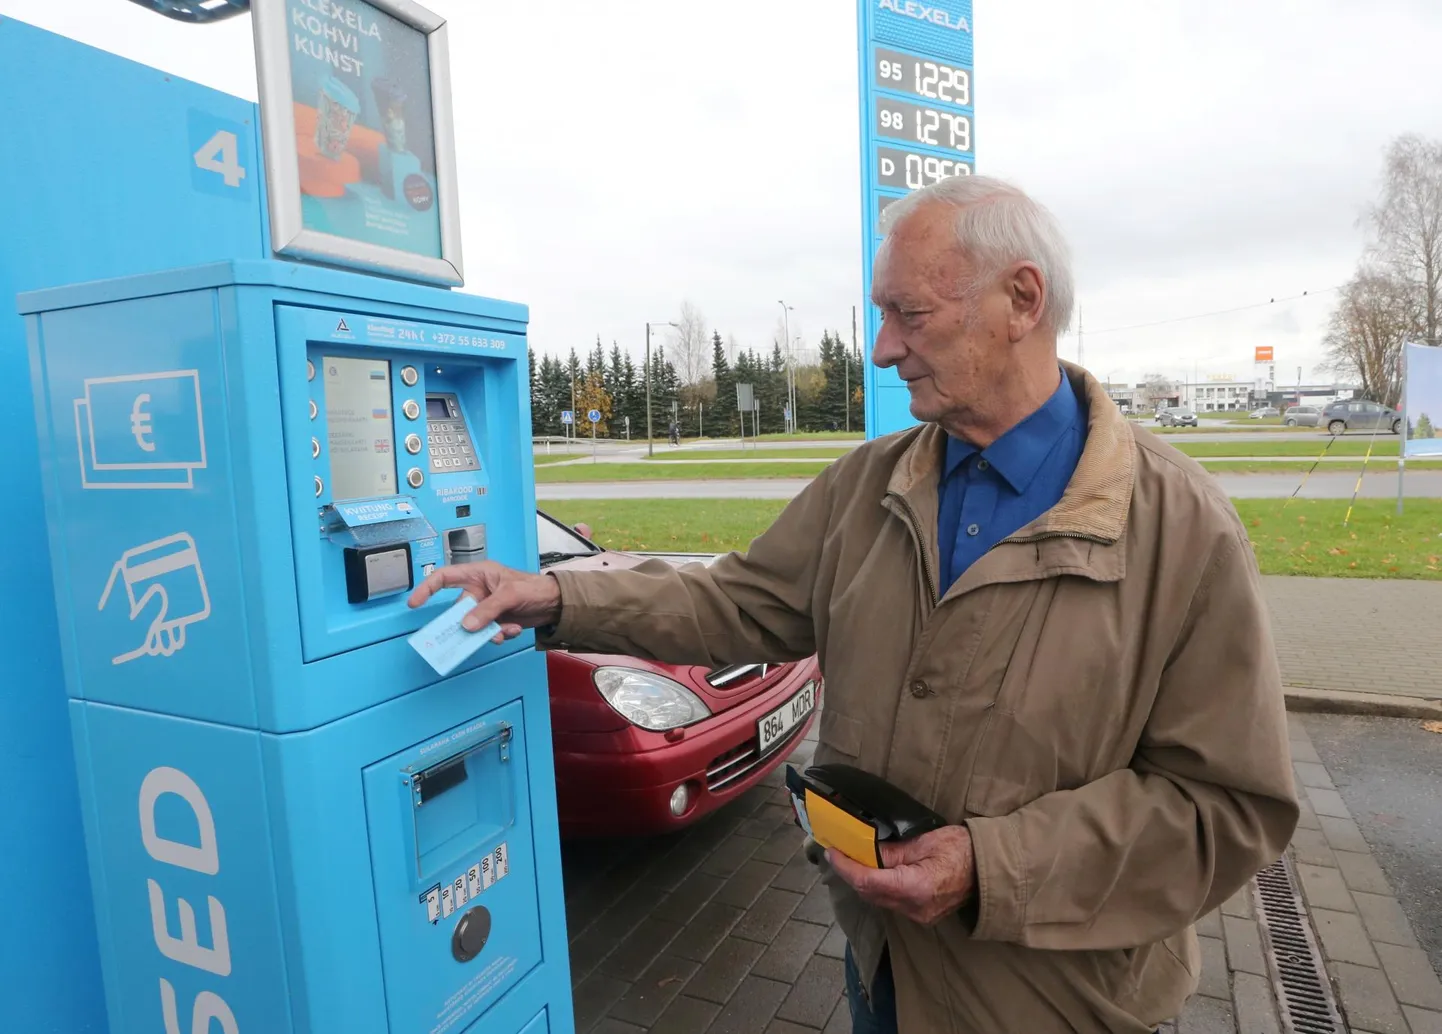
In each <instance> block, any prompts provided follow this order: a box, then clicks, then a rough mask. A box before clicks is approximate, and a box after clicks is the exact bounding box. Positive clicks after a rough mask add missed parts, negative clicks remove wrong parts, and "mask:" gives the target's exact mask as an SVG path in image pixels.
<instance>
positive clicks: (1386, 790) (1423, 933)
mask: <svg viewBox="0 0 1442 1034" xmlns="http://www.w3.org/2000/svg"><path fill="white" fill-rule="evenodd" d="M1439 678H1442V675H1439ZM1302 721H1303V724H1304V725H1305V726H1306V729H1307V732H1308V734H1309V735H1310V736H1311V738H1312V744H1313V746H1315V747H1316V748H1317V753H1318V754H1319V755H1320V756H1321V758H1322V762H1323V764H1325V765H1326V766H1327V770H1328V772H1329V773H1330V774H1331V777H1332V780H1333V782H1335V783H1336V786H1337V791H1338V793H1340V794H1341V795H1342V800H1343V802H1345V803H1346V805H1347V808H1348V810H1349V811H1351V813H1352V817H1353V818H1354V819H1355V820H1356V822H1357V825H1358V827H1359V828H1360V829H1361V831H1362V836H1363V837H1364V838H1365V839H1366V840H1367V843H1368V844H1370V845H1371V847H1372V851H1373V853H1374V854H1375V855H1376V856H1377V861H1378V862H1379V863H1380V864H1381V866H1382V870H1383V872H1384V873H1386V875H1387V878H1388V880H1389V881H1390V882H1391V884H1392V886H1393V889H1394V890H1395V892H1396V895H1397V899H1398V900H1399V901H1400V902H1401V904H1402V910H1403V911H1404V912H1406V913H1407V918H1408V919H1409V920H1411V923H1412V927H1413V929H1414V930H1415V931H1416V932H1417V937H1418V939H1419V940H1420V941H1421V942H1422V947H1423V948H1424V949H1425V950H1426V951H1427V954H1428V955H1429V956H1430V957H1431V959H1432V968H1433V969H1435V970H1437V971H1438V972H1439V973H1442V794H1439V792H1438V790H1439V787H1442V734H1438V733H1432V732H1428V731H1426V730H1425V729H1424V728H1423V727H1422V723H1421V722H1416V721H1410V720H1407V719H1400V718H1349V717H1343V716H1340V715H1306V716H1303V719H1302Z"/></svg>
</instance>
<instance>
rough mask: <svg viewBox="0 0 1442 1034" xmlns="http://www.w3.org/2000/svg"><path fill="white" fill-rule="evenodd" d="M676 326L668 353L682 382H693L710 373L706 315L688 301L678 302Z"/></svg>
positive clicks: (709, 348)
mask: <svg viewBox="0 0 1442 1034" xmlns="http://www.w3.org/2000/svg"><path fill="white" fill-rule="evenodd" d="M676 322H677V323H679V324H680V327H679V328H678V329H675V330H673V331H672V332H671V338H672V343H671V356H672V361H673V362H674V363H675V364H676V375H677V376H678V377H680V378H681V383H682V384H695V383H696V382H697V381H699V380H701V379H702V378H703V377H705V376H707V375H708V374H709V373H710V372H711V334H710V332H709V331H707V329H706V317H705V316H703V315H701V310H700V309H698V308H697V307H696V306H695V305H694V304H692V303H691V302H690V301H684V302H682V303H681V318H680V319H678V320H677V321H676Z"/></svg>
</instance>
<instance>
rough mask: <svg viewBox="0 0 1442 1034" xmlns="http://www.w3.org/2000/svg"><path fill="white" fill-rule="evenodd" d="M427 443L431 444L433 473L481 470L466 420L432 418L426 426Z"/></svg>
mask: <svg viewBox="0 0 1442 1034" xmlns="http://www.w3.org/2000/svg"><path fill="white" fill-rule="evenodd" d="M426 444H427V445H428V446H430V454H431V473H433V474H453V473H458V472H460V471H463V470H480V469H481V464H480V462H479V460H478V459H477V458H476V450H475V447H474V446H473V445H472V443H471V435H470V432H468V431H467V430H466V424H465V421H464V420H431V421H429V426H428V427H427V428H426Z"/></svg>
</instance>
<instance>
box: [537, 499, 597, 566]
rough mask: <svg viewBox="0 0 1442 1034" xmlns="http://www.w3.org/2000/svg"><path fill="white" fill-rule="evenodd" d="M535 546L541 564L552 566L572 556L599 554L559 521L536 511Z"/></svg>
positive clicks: (594, 547) (595, 547) (595, 548)
mask: <svg viewBox="0 0 1442 1034" xmlns="http://www.w3.org/2000/svg"><path fill="white" fill-rule="evenodd" d="M536 545H537V547H538V551H539V552H540V554H541V563H542V564H553V563H555V562H557V561H558V560H565V559H567V558H569V557H573V556H592V555H594V554H596V553H599V552H601V549H600V547H599V546H593V545H592V544H591V543H589V542H587V541H586V540H585V539H583V538H581V536H580V535H577V534H576V533H575V532H574V531H572V530H571V529H570V528H568V527H566V526H565V525H564V524H562V523H561V522H560V521H558V520H556V519H555V518H553V517H549V516H547V515H546V514H544V513H541V512H540V511H539V510H537V511H536Z"/></svg>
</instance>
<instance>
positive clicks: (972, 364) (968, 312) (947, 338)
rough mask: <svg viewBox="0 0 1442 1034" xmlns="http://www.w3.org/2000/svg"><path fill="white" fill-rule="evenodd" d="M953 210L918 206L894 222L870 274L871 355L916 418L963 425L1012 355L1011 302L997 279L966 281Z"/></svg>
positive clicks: (983, 403) (968, 267)
mask: <svg viewBox="0 0 1442 1034" xmlns="http://www.w3.org/2000/svg"><path fill="white" fill-rule="evenodd" d="M954 214H955V213H954V210H953V209H951V208H950V207H948V206H944V205H924V206H922V207H921V208H918V209H917V210H916V211H914V212H912V213H911V214H910V215H908V216H907V217H906V218H905V219H903V220H902V221H901V222H900V223H898V224H897V225H896V226H895V227H893V228H892V232H891V234H890V236H889V237H888V238H887V242H886V244H885V246H884V248H883V250H882V252H881V254H880V255H878V261H877V265H876V269H875V273H874V275H873V277H872V286H871V300H872V301H873V302H875V303H876V305H877V306H878V307H879V308H880V309H881V312H882V323H881V331H880V333H879V334H877V337H876V346H875V348H874V349H873V351H872V362H874V363H875V364H876V365H877V366H879V367H881V368H883V369H885V368H888V367H895V368H896V372H897V373H898V374H899V375H900V377H901V379H902V380H903V381H905V382H906V386H907V389H908V390H909V391H910V393H911V415H912V416H914V417H916V419H918V420H923V421H929V422H933V423H943V424H952V423H960V424H969V423H973V422H974V421H975V417H976V416H977V415H980V414H984V413H985V412H986V411H987V402H988V398H989V396H990V395H992V394H993V392H994V386H995V385H997V384H998V383H999V379H1000V378H1003V377H1005V376H1006V373H1007V369H1008V364H1009V363H1010V362H1011V361H1012V349H1011V347H1010V342H1009V339H1008V320H1009V318H1010V315H1011V312H1010V308H1011V307H1010V303H1009V299H1008V296H1007V292H1006V290H1005V289H1004V288H1003V287H1002V285H1001V283H1000V281H998V282H996V283H991V284H973V283H972V281H973V278H974V270H973V266H972V264H971V262H970V261H969V260H968V259H967V257H966V256H965V254H963V252H962V251H961V248H960V247H959V246H958V244H957V241H956V234H955V231H954V229H953V218H954ZM968 288H971V289H968ZM963 292H965V293H963ZM949 417H950V418H952V419H950V420H949V419H948V418H949Z"/></svg>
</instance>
